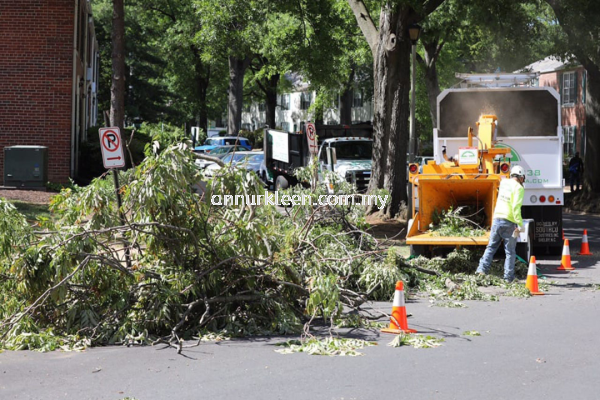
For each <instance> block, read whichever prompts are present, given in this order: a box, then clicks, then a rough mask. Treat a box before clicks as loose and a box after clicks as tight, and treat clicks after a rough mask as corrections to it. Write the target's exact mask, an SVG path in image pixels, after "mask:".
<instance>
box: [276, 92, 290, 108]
mask: <svg viewBox="0 0 600 400" xmlns="http://www.w3.org/2000/svg"><path fill="white" fill-rule="evenodd" d="M279 106H280V107H281V109H282V110H289V109H290V95H289V94H288V93H286V94H282V95H280V96H279Z"/></svg>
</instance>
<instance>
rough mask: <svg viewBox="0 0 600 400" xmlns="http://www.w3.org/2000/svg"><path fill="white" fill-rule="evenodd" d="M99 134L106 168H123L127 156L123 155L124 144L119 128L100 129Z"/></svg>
mask: <svg viewBox="0 0 600 400" xmlns="http://www.w3.org/2000/svg"><path fill="white" fill-rule="evenodd" d="M98 133H99V134H100V148H101V149H102V162H103V163H104V168H106V169H111V168H123V167H124V166H125V156H124V155H123V143H122V141H121V131H120V130H119V128H118V127H111V128H100V130H99V131H98Z"/></svg>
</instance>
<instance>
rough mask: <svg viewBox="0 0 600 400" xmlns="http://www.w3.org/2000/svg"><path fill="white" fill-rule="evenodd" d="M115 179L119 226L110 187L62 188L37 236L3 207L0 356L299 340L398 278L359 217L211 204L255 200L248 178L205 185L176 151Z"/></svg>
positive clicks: (382, 294) (180, 148) (347, 210)
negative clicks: (218, 334)
mask: <svg viewBox="0 0 600 400" xmlns="http://www.w3.org/2000/svg"><path fill="white" fill-rule="evenodd" d="M120 181H121V183H122V186H121V188H120V192H121V195H122V204H123V205H122V209H121V211H122V212H123V215H124V218H125V223H122V222H121V220H120V219H119V210H118V209H117V205H116V204H117V202H116V196H115V192H114V187H113V186H112V179H106V177H104V178H99V179H96V180H94V181H93V182H92V184H90V185H89V186H87V187H74V188H70V189H65V190H63V191H62V192H61V194H60V195H57V196H56V197H55V198H54V199H53V202H52V204H51V211H52V213H53V216H52V218H41V219H39V220H38V224H37V225H36V226H30V225H29V224H28V223H27V221H26V219H25V218H24V216H23V215H21V214H20V213H19V212H18V211H17V210H16V209H15V208H14V207H13V206H12V205H10V204H9V203H7V202H4V201H2V200H0V348H2V347H3V348H9V349H20V348H31V349H34V348H35V349H39V348H42V349H54V348H58V347H61V346H76V347H80V346H82V345H84V346H85V345H89V344H110V343H125V344H132V343H144V342H150V341H152V342H154V343H157V342H163V343H166V344H168V345H170V346H173V347H176V348H178V349H179V351H181V348H182V343H183V340H184V339H191V338H194V337H196V336H197V335H198V333H199V332H201V331H202V332H205V331H207V330H209V331H222V332H225V333H226V334H228V335H249V334H266V333H291V332H299V331H300V330H301V328H302V325H303V324H304V323H306V322H307V321H312V320H313V319H314V318H317V317H318V318H323V319H324V320H328V321H332V325H333V320H334V319H336V318H338V317H339V316H340V314H341V311H342V308H343V307H344V306H350V307H358V306H359V305H360V304H362V303H363V302H365V301H366V300H367V299H385V300H388V299H389V298H390V296H391V294H392V293H393V290H394V284H395V282H396V281H397V280H399V279H407V276H408V274H407V273H406V271H405V270H401V269H399V268H398V265H397V263H395V262H391V261H390V259H389V258H385V257H384V256H383V254H382V250H381V249H380V248H379V244H378V243H377V241H376V240H375V239H374V238H373V237H372V236H370V235H368V234H366V233H365V232H364V228H365V226H366V224H365V223H364V214H363V211H362V209H360V208H359V207H351V206H336V207H330V206H327V207H313V206H311V205H306V206H294V207H292V208H287V209H286V212H285V213H283V214H285V215H282V213H281V212H280V211H279V210H277V209H276V208H275V207H274V206H270V205H266V206H265V205H263V206H252V205H246V206H233V205H229V206H215V205H211V198H212V196H215V195H232V196H235V195H247V196H253V195H254V196H256V195H264V190H263V188H262V186H261V185H260V182H259V181H258V179H257V178H256V176H255V175H254V174H251V173H247V172H246V171H241V170H236V169H230V170H228V171H227V173H224V174H217V176H215V177H214V178H205V177H203V176H202V173H201V172H200V171H198V170H197V169H196V168H195V167H194V163H193V155H192V153H191V152H190V151H189V149H188V148H187V147H186V146H185V145H183V144H179V145H173V146H170V147H167V148H165V149H164V150H162V151H160V149H159V146H154V151H153V152H151V154H149V155H148V157H147V158H146V159H145V160H144V161H143V162H142V163H141V164H140V165H139V166H138V167H137V168H135V169H131V170H129V171H127V172H121V173H120ZM201 181H203V182H206V188H205V191H204V193H203V194H202V195H198V194H196V193H194V191H193V190H191V188H193V187H198V182H201ZM300 190H302V189H296V188H294V189H291V190H290V192H291V194H293V193H294V192H297V191H300ZM349 190H351V189H349ZM304 193H305V194H306V193H310V194H311V195H312V196H318V195H320V194H322V193H321V192H320V191H319V190H317V191H315V192H314V193H313V192H309V191H304Z"/></svg>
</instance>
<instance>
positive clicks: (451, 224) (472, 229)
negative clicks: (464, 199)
mask: <svg viewBox="0 0 600 400" xmlns="http://www.w3.org/2000/svg"><path fill="white" fill-rule="evenodd" d="M432 217H433V218H432V219H433V222H432V223H431V224H430V226H429V231H430V232H431V234H432V235H433V236H444V237H448V236H462V237H478V236H483V235H485V232H486V231H485V229H484V228H485V224H486V216H485V209H484V208H483V207H481V208H479V209H475V207H473V206H460V207H457V208H456V209H453V207H450V208H449V209H448V210H442V212H441V213H440V212H437V210H436V212H435V213H434V214H433V215H432Z"/></svg>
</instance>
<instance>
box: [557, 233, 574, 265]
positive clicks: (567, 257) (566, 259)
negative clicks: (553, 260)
mask: <svg viewBox="0 0 600 400" xmlns="http://www.w3.org/2000/svg"><path fill="white" fill-rule="evenodd" d="M558 269H560V270H563V271H572V270H574V269H575V268H573V266H572V265H571V252H570V251H569V239H565V245H564V246H563V252H562V259H561V260H560V267H558Z"/></svg>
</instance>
